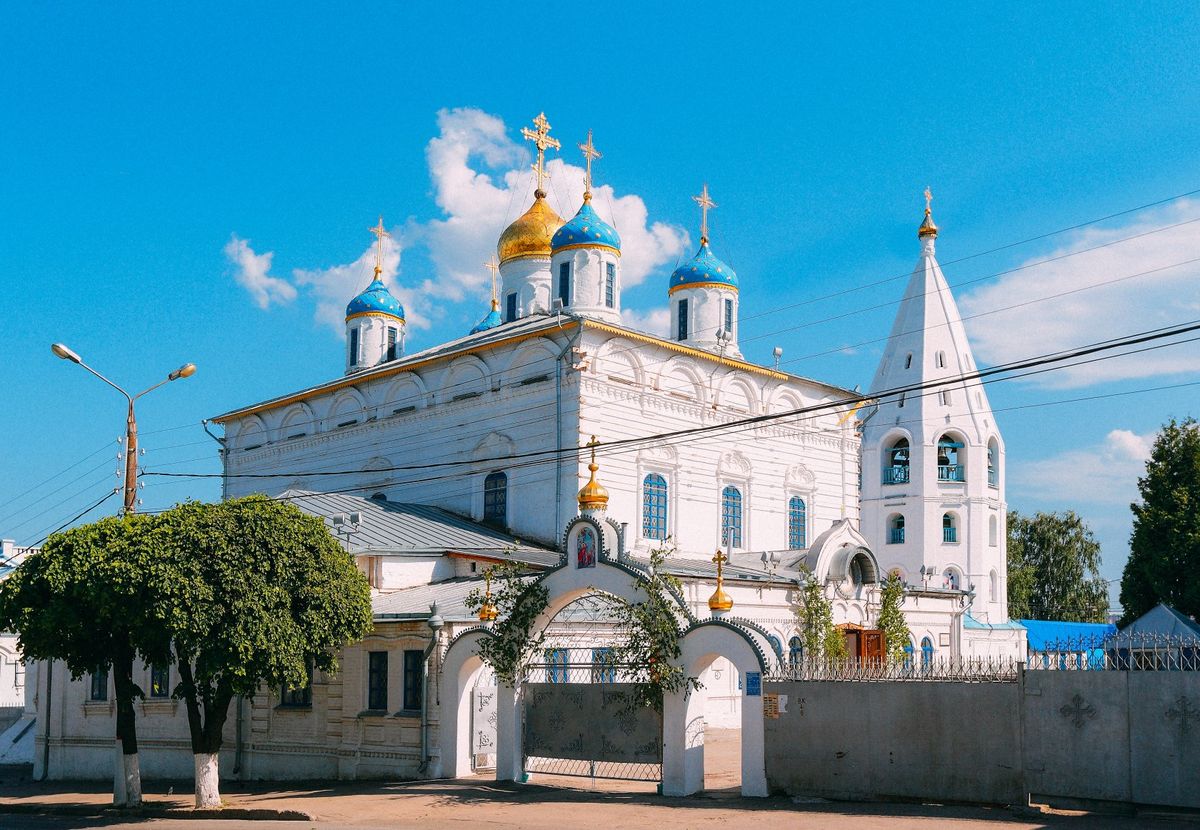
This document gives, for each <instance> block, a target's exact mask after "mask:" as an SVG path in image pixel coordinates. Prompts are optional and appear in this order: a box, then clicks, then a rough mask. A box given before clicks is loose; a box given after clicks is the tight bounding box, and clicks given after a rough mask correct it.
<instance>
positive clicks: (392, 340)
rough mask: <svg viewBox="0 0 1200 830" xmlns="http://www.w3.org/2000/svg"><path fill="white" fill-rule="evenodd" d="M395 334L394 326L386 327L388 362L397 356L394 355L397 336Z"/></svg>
mask: <svg viewBox="0 0 1200 830" xmlns="http://www.w3.org/2000/svg"><path fill="white" fill-rule="evenodd" d="M397 333H398V332H397V331H396V327H395V326H388V330H387V359H388V360H395V359H396V357H397V354H396V335H397Z"/></svg>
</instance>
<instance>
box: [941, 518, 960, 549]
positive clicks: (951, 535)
mask: <svg viewBox="0 0 1200 830" xmlns="http://www.w3.org/2000/svg"><path fill="white" fill-rule="evenodd" d="M942 541H943V542H949V543H951V544H954V543H956V542H958V521H957V520H956V519H955V518H954V514H953V513H946V514H944V515H943V516H942Z"/></svg>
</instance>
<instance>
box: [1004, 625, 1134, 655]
mask: <svg viewBox="0 0 1200 830" xmlns="http://www.w3.org/2000/svg"><path fill="white" fill-rule="evenodd" d="M1020 623H1021V625H1023V626H1025V630H1026V632H1027V634H1026V637H1027V638H1028V640H1029V649H1030V651H1058V650H1062V649H1066V648H1067V647H1068V644H1075V647H1076V648H1078V645H1077V644H1079V643H1084V644H1088V643H1090V645H1091V647H1092V648H1101V647H1102V646H1103V642H1104V638H1105V637H1108V636H1110V635H1112V634H1115V633H1116V632H1117V627H1116V626H1115V625H1112V624H1110V623H1079V622H1062V621H1061V620H1020Z"/></svg>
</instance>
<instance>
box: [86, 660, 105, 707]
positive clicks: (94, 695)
mask: <svg viewBox="0 0 1200 830" xmlns="http://www.w3.org/2000/svg"><path fill="white" fill-rule="evenodd" d="M89 692H90V694H89V695H88V699H89V700H96V701H101V700H108V669H107V668H103V669H96V670H95V671H94V672H92V683H91V689H89Z"/></svg>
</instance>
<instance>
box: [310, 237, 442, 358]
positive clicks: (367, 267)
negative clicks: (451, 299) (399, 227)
mask: <svg viewBox="0 0 1200 830" xmlns="http://www.w3.org/2000/svg"><path fill="white" fill-rule="evenodd" d="M400 251H401V245H400V243H399V242H397V241H396V238H395V236H390V237H385V238H384V241H383V261H382V262H381V263H380V267H381V269H382V272H381V273H380V275H379V276H380V279H382V280H383V283H384V285H386V286H387V287H388V290H389V291H391V292H392V294H394V295H395V296H396V299H398V300H400V303H401V304H402V305H403V306H404V314H405V318H406V320H407V323H408V325H409V326H415V327H417V328H429V325H430V323H429V316H428V311H429V309H428V305H427V303H426V300H425V295H424V294H423V293H422V286H418V287H417V288H415V289H414V288H410V287H406V286H403V285H400V284H398V282H397V280H396V275H397V274H398V273H399V271H400ZM374 268H375V246H374V245H369V246H367V249H366V250H365V251H363V252H362V255H361V256H359V257H358V259H356V260H354V261H353V262H350V263H347V264H344V265H334V266H331V267H329V268H314V269H305V268H297V269H296V270H295V271H293V272H292V276H293V278H294V279H295V281H296V284H297V285H301V286H304V287H306V288H307V289H308V290H309V292H310V293H311V294H312V296H313V298H314V299H315V300H316V312H315V314H314V318H315V319H316V321H317V322H318V323H325V324H327V325H329V326H330V327H332V328H333V330H334V331H336V332H337V333H338V334H339V335H340V334H344V332H345V325H346V304H347V303H349V302H350V300H351V299H353V298H354V296H355V295H356V294H358V293H359V292H360V291H362V290H363V289H364V288H366V287H367V285H369V284H370V282H371V277H372V272H373V270H374Z"/></svg>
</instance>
